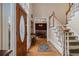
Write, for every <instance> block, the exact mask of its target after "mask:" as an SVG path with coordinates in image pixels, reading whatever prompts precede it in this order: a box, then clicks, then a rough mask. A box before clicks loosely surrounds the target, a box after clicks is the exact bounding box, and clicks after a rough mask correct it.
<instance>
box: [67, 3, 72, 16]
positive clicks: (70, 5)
mask: <svg viewBox="0 0 79 59" xmlns="http://www.w3.org/2000/svg"><path fill="white" fill-rule="evenodd" d="M72 5H73V3H71V4H70V3H69V8H68V10H67V12H66V15H67V14H68V13H69V12H70V10H71V7H72Z"/></svg>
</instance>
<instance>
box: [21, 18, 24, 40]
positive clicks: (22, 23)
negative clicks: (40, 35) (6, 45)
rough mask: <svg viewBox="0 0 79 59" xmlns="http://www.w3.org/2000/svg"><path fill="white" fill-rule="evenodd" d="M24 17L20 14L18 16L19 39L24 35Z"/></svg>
mask: <svg viewBox="0 0 79 59" xmlns="http://www.w3.org/2000/svg"><path fill="white" fill-rule="evenodd" d="M24 25H25V24H24V17H23V16H21V18H20V37H21V41H22V42H23V41H24V36H25V26H24Z"/></svg>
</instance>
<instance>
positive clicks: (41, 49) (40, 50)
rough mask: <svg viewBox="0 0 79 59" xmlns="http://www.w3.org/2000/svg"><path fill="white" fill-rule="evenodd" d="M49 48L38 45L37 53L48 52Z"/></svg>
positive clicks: (45, 45) (44, 45)
mask: <svg viewBox="0 0 79 59" xmlns="http://www.w3.org/2000/svg"><path fill="white" fill-rule="evenodd" d="M50 51H51V49H49V46H48V45H47V44H40V45H39V47H38V52H50Z"/></svg>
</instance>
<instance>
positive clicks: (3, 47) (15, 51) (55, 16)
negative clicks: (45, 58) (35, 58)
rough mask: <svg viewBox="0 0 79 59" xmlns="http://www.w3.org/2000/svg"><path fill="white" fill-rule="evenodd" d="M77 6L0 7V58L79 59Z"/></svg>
mask: <svg viewBox="0 0 79 59" xmlns="http://www.w3.org/2000/svg"><path fill="white" fill-rule="evenodd" d="M78 15H79V3H0V56H4V55H5V56H79V27H78V25H79V16H78Z"/></svg>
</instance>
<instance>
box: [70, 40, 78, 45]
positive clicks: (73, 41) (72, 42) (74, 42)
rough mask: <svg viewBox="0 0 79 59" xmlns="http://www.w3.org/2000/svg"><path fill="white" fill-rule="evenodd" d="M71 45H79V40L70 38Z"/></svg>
mask: <svg viewBox="0 0 79 59" xmlns="http://www.w3.org/2000/svg"><path fill="white" fill-rule="evenodd" d="M69 45H70V46H75V45H79V40H69Z"/></svg>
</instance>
